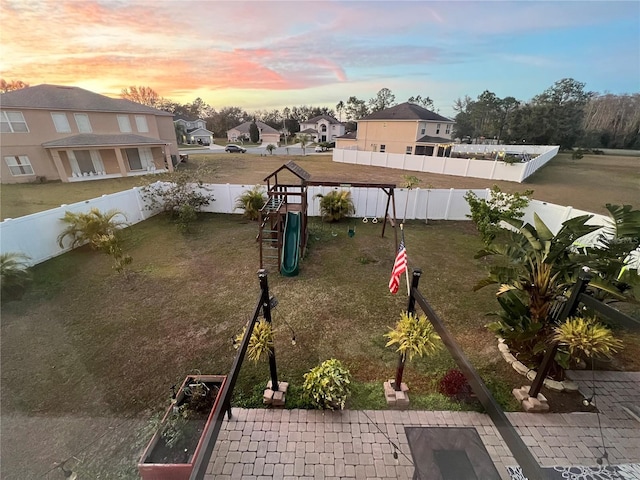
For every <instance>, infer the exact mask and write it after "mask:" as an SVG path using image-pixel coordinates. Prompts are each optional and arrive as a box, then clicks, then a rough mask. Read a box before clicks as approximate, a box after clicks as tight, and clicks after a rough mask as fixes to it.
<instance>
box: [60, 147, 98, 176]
mask: <svg viewBox="0 0 640 480" xmlns="http://www.w3.org/2000/svg"><path fill="white" fill-rule="evenodd" d="M67 155H68V156H69V163H70V164H71V171H72V172H73V173H74V174H75V175H76V176H80V177H82V176H86V175H88V174H90V173H93V174H97V173H104V164H103V163H102V158H101V157H100V152H98V151H97V150H72V151H70V152H69V153H68V154H67Z"/></svg>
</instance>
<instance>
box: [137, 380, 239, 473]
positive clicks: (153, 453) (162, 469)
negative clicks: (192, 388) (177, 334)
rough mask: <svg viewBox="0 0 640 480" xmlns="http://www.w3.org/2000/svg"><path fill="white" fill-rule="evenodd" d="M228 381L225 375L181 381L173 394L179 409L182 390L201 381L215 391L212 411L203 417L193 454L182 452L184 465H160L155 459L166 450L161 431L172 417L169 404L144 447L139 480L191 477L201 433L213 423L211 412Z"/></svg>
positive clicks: (185, 397)
mask: <svg viewBox="0 0 640 480" xmlns="http://www.w3.org/2000/svg"><path fill="white" fill-rule="evenodd" d="M226 381H227V377H226V376H225V375H189V376H188V377H186V378H185V379H184V382H182V385H181V386H180V390H178V392H177V394H176V404H175V405H177V406H180V405H182V404H184V403H185V402H187V401H188V397H187V395H186V394H185V387H187V386H188V385H189V384H193V383H194V382H202V383H204V384H205V385H207V387H209V388H210V389H211V390H212V391H214V392H215V395H216V396H215V399H214V401H213V404H212V406H211V410H210V411H209V415H208V416H207V418H206V422H205V423H204V427H203V428H202V430H200V438H199V440H198V443H197V446H196V447H195V449H194V450H193V451H186V452H184V456H185V462H184V463H160V462H159V460H158V456H159V451H160V449H162V448H163V447H164V448H165V449H166V445H165V443H164V439H163V438H162V430H163V428H164V426H165V424H166V421H167V418H169V415H171V413H172V410H173V408H174V405H173V404H172V405H170V406H169V408H168V409H167V411H166V413H165V414H164V417H162V422H161V423H160V428H158V431H157V432H156V433H155V434H154V435H153V437H152V438H151V441H150V442H149V444H148V445H147V448H145V450H144V453H143V454H142V457H141V458H140V461H139V462H138V472H140V476H141V478H142V480H188V479H189V477H190V476H191V472H192V471H193V462H194V459H195V458H196V457H197V455H198V453H199V452H200V450H201V449H202V448H203V441H202V440H203V434H204V432H206V431H207V429H208V428H209V425H210V424H211V422H212V421H213V412H214V411H215V409H216V407H217V405H218V402H219V401H220V392H221V391H222V388H223V387H224V384H225V382H226Z"/></svg>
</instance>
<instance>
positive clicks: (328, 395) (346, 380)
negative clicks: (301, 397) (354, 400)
mask: <svg viewBox="0 0 640 480" xmlns="http://www.w3.org/2000/svg"><path fill="white" fill-rule="evenodd" d="M350 386H351V374H350V373H349V370H347V369H346V368H345V367H344V366H343V365H342V363H340V361H339V360H336V359H335V358H331V359H329V360H326V361H324V362H322V363H321V364H320V365H319V366H317V367H315V368H313V369H311V371H310V372H309V373H306V374H305V375H304V384H303V386H302V388H303V390H304V392H305V395H306V396H307V398H308V399H309V400H310V402H311V404H312V405H313V406H314V407H316V408H321V409H330V410H336V409H341V410H342V409H344V406H345V404H346V402H347V398H349V395H350V393H351V387H350Z"/></svg>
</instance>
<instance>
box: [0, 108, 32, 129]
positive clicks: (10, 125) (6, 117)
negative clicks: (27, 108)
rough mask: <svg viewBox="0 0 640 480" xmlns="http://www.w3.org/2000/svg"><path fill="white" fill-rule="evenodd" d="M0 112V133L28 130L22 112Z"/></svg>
mask: <svg viewBox="0 0 640 480" xmlns="http://www.w3.org/2000/svg"><path fill="white" fill-rule="evenodd" d="M0 114H1V115H0V131H1V132H2V133H28V132H29V129H28V128H27V122H25V121H24V117H23V116H22V112H0Z"/></svg>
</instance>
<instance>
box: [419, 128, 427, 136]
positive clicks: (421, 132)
mask: <svg viewBox="0 0 640 480" xmlns="http://www.w3.org/2000/svg"><path fill="white" fill-rule="evenodd" d="M425 133H427V128H426V127H422V128H421V129H420V135H424V134H425Z"/></svg>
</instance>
